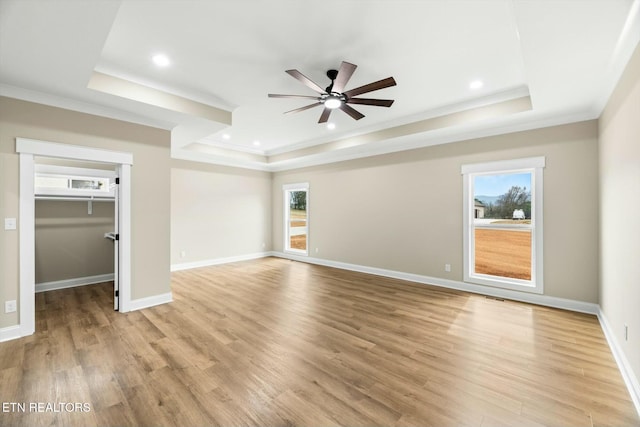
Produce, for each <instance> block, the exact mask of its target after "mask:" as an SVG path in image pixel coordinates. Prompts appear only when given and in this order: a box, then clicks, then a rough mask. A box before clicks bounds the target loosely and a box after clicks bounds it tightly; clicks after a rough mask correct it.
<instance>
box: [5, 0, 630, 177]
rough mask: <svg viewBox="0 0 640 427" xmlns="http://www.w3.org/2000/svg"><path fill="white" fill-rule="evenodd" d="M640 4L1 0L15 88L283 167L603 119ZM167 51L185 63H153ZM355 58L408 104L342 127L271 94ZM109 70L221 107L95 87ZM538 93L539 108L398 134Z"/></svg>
mask: <svg viewBox="0 0 640 427" xmlns="http://www.w3.org/2000/svg"><path fill="white" fill-rule="evenodd" d="M639 3H640V1H639V0H581V1H578V0H558V1H551V0H548V1H545V0H467V1H458V0H430V1H419V0H415V1H403V0H388V1H382V0H379V1H366V2H365V1H359V0H323V1H317V0H313V1H299V0H271V1H265V0H242V1H239V0H178V1H171V0H163V1H153V2H152V1H143V0H122V1H117V0H30V1H27V0H0V94H2V95H5V96H10V97H15V98H20V99H26V100H30V101H35V102H41V103H44V104H49V105H56V106H60V107H64V108H69V109H73V110H79V111H86V112H89V113H93V114H99V115H103V116H108V117H114V118H119V119H123V120H128V121H132V122H136V123H142V124H149V125H153V126H158V127H162V128H165V129H171V130H172V140H173V141H172V145H173V155H174V156H175V157H181V158H193V159H197V160H199V161H209V162H213V163H227V164H235V165H238V166H245V167H253V168H258V169H266V170H278V169H283V168H289V167H297V166H301V165H305V164H314V163H322V162H327V161H331V160H336V159H341V158H353V157H359V156H365V155H371V154H376V153H379V152H389V151H397V150H401V149H407V148H413V147H417V146H424V145H430V144H434V143H443V142H448V141H454V140H459V139H463V138H468V137H470V136H478V135H486V134H491V133H499V132H504V131H508V130H517V129H527V128H532V127H539V126H546V125H552V124H557V123H566V122H571V121H577V120H585V119H590V118H595V117H597V116H598V115H599V113H600V111H601V109H602V107H603V105H604V101H606V99H607V97H608V96H609V94H610V93H611V90H612V88H613V85H614V84H615V81H616V80H617V78H618V77H619V75H620V72H621V70H622V69H623V68H624V65H625V64H626V61H627V60H628V58H629V56H630V54H631V52H632V51H633V49H634V47H635V46H636V45H637V44H638V40H639V39H640V11H639V9H640V7H639ZM160 52H161V53H164V54H166V55H167V56H168V57H169V58H170V59H171V62H172V63H171V65H170V66H169V67H166V68H158V67H156V66H155V65H154V64H153V63H152V62H151V57H152V56H153V55H154V54H156V53H160ZM343 60H344V61H348V62H351V63H354V64H357V65H358V68H357V70H356V71H355V73H354V75H353V77H352V78H351V80H350V81H349V83H348V84H347V87H346V89H350V88H353V87H357V86H360V85H363V84H366V83H370V82H373V81H376V80H380V79H382V78H386V77H389V76H393V77H394V78H395V80H396V81H397V83H398V84H397V86H395V87H391V88H386V89H382V90H380V91H377V92H371V93H369V94H367V95H366V97H371V98H389V99H394V100H395V103H394V104H393V106H392V107H390V108H384V107H371V106H355V107H356V109H358V110H359V111H360V112H362V113H363V114H365V116H366V117H365V118H363V119H361V120H359V121H355V120H353V119H352V118H350V117H349V116H347V115H346V114H344V113H343V112H341V111H334V112H333V113H332V115H331V118H330V121H331V122H333V123H335V125H336V128H335V129H333V130H330V129H328V128H327V127H326V126H325V125H321V124H318V123H317V121H318V118H319V116H320V113H321V111H322V109H321V108H320V107H317V108H313V109H309V110H306V111H304V112H300V113H296V114H288V115H284V114H283V112H284V111H287V110H291V109H294V108H297V107H301V106H304V105H307V104H308V103H309V102H306V101H305V100H296V99H273V98H268V97H267V94H268V93H284V94H301V95H313V94H314V93H313V92H312V91H311V90H310V89H309V88H307V87H305V86H304V85H302V84H301V83H300V82H298V81H297V80H295V79H293V78H292V77H291V76H289V75H287V74H286V73H285V70H288V69H297V70H299V71H300V72H302V73H303V74H305V75H306V76H308V77H309V78H311V79H312V80H314V81H315V82H317V83H318V84H319V85H320V86H321V87H325V86H327V85H328V83H329V80H328V79H327V77H326V75H325V73H326V71H327V70H328V69H330V68H338V67H339V65H340V62H341V61H343ZM96 72H98V73H101V74H106V75H107V77H109V76H111V77H117V78H119V79H121V80H120V81H122V80H125V81H128V82H131V83H135V84H138V85H144V86H147V87H148V88H152V89H153V90H154V91H155V92H157V93H158V94H159V95H162V93H165V94H166V93H169V94H173V95H178V97H174V98H172V99H173V100H176V99H177V100H178V101H180V100H183V99H182V98H186V100H187V101H186V102H187V103H189V102H190V101H188V100H191V101H196V102H197V103H199V104H196V103H193V105H195V106H201V104H205V107H206V108H209V110H207V111H206V113H207V114H201V110H198V109H197V108H186V109H185V108H184V106H182V107H181V106H180V105H178V104H179V103H177V102H176V103H175V104H172V103H171V102H173V101H171V102H168V103H167V102H164V103H156V102H154V101H149V98H145V99H144V100H141V98H137V97H136V95H135V93H137V92H136V91H135V90H134V89H135V86H132V88H133V89H127V90H129V91H130V93H128V94H123V93H122V92H120V93H119V94H118V95H115V94H114V93H115V92H110V91H109V90H108V89H100V90H96V86H94V85H92V86H91V87H93V88H94V89H91V88H89V87H88V86H89V84H90V83H89V82H90V80H91V79H92V77H94V76H95V74H94V73H96ZM474 80H482V81H483V82H484V86H483V87H482V88H481V89H476V90H472V89H470V88H469V83H470V82H472V81H474ZM138 87H139V86H138ZM527 96H529V97H530V108H526V109H525V110H526V111H523V109H522V108H519V109H516V110H514V111H512V112H509V111H508V109H507V110H504V108H503V110H504V111H503V112H501V113H500V114H497V115H493V116H491V118H484V119H474V120H470V119H469V118H468V116H459V117H458V116H455V117H454V118H456V117H457V118H456V120H453V122H449V123H448V124H447V125H446V126H440V125H435V124H434V125H432V126H426V125H424V126H416V127H415V130H408V129H409V128H408V127H407V126H405V127H404V128H402V132H399V133H398V135H397V137H394V134H393V132H389V131H388V130H389V128H394V129H396V127H397V129H400V126H401V125H407V124H410V123H416V122H417V123H418V124H420V123H426V122H425V120H426V121H428V120H430V119H433V118H437V117H438V116H442V115H447V114H455V113H457V112H460V111H464V110H469V109H474V108H477V107H480V106H490V105H492V104H499V103H504V102H507V101H509V100H513V99H522V98H523V97H524V98H526V97H527ZM193 105H192V106H193ZM220 110H226V111H228V112H230V113H231V120H230V122H231V123H225V120H218V119H216V118H215V117H214V119H212V117H213V116H212V115H211V114H209V113H212V114H214V115H215V114H217V112H219V111H220ZM505 111H506V112H505ZM452 117H453V116H452ZM385 129H386V130H387V132H386V133H384V135H385V138H384V141H378V142H374V143H371V144H366V143H357V144H356V143H355V142H353V143H348V144H346V143H345V144H336V141H355V140H356V139H357V138H358V137H360V138H362V137H363V136H371V135H374V134H376V133H378V134H379V135H382V133H381V132H383V131H384V130H385ZM412 129H413V128H412ZM223 134H227V135H229V136H230V138H229V139H224V138H223ZM365 139H366V138H365ZM373 139H374V140H375V139H376V138H373ZM378 139H382V138H378ZM255 141H259V145H256V143H255ZM355 145H357V146H358V147H357V149H356V148H355V147H354V146H355ZM309 147H316V148H315V151H313V152H311V151H309Z"/></svg>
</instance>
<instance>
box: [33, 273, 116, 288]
mask: <svg viewBox="0 0 640 427" xmlns="http://www.w3.org/2000/svg"><path fill="white" fill-rule="evenodd" d="M112 280H113V273H109V274H99V275H97V276H87V277H77V278H75V279H65V280H56V281H54V282H43V283H36V293H38V292H45V291H53V290H56V289H66V288H75V287H76V286H85V285H93V284H96V283H103V282H110V281H112Z"/></svg>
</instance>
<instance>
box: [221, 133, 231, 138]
mask: <svg viewBox="0 0 640 427" xmlns="http://www.w3.org/2000/svg"><path fill="white" fill-rule="evenodd" d="M222 139H231V135H229V134H228V133H223V134H222Z"/></svg>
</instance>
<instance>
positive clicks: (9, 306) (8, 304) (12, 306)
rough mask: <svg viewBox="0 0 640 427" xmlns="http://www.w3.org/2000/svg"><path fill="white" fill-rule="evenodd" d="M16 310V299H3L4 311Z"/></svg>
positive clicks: (11, 311)
mask: <svg viewBox="0 0 640 427" xmlns="http://www.w3.org/2000/svg"><path fill="white" fill-rule="evenodd" d="M16 310H17V305H16V300H11V301H5V302H4V312H5V313H13V312H14V311H16Z"/></svg>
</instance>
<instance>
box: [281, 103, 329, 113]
mask: <svg viewBox="0 0 640 427" xmlns="http://www.w3.org/2000/svg"><path fill="white" fill-rule="evenodd" d="M318 105H322V102H316V103H313V104H309V105H305V106H304V107H300V108H296V109H295V110H289V111H285V112H284V114H289V113H297V112H299V111H304V110H308V109H309V108H313V107H317V106H318Z"/></svg>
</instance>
